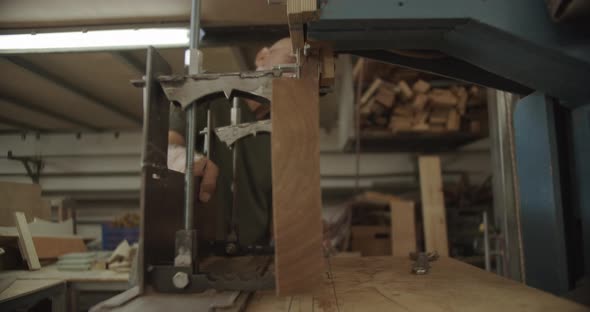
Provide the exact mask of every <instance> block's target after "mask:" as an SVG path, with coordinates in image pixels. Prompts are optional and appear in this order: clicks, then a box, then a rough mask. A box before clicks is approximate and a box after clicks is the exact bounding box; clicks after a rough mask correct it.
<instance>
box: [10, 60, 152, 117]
mask: <svg viewBox="0 0 590 312" xmlns="http://www.w3.org/2000/svg"><path fill="white" fill-rule="evenodd" d="M4 58H5V59H6V60H7V61H9V62H11V63H12V64H14V65H16V66H18V67H21V68H23V69H25V70H27V71H29V72H31V73H33V74H35V75H36V76H39V77H41V78H43V79H45V80H47V81H50V82H52V83H54V84H55V85H58V86H60V87H62V88H64V89H66V90H68V91H70V92H72V93H75V94H77V95H79V96H81V97H83V98H85V99H87V100H88V101H90V102H92V103H95V104H96V105H98V106H101V107H103V108H105V109H107V110H109V111H111V112H113V113H115V114H118V115H120V116H122V117H124V118H126V119H128V120H131V121H133V122H134V123H136V124H138V125H141V122H142V120H141V118H140V117H138V116H136V115H135V114H132V113H130V112H127V111H125V110H123V109H121V108H120V107H119V106H117V105H115V104H113V103H108V102H106V101H103V100H101V99H99V98H98V97H97V96H95V95H93V94H90V93H89V92H87V91H85V90H83V89H82V88H80V87H78V86H76V85H74V84H72V83H70V82H68V81H66V80H64V79H63V78H61V77H59V76H57V75H55V74H54V73H51V72H49V71H47V70H45V69H44V68H41V67H40V66H37V65H35V64H33V63H31V62H29V61H27V60H25V59H23V58H21V57H18V56H5V57H4Z"/></svg>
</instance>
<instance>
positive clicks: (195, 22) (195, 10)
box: [189, 0, 201, 50]
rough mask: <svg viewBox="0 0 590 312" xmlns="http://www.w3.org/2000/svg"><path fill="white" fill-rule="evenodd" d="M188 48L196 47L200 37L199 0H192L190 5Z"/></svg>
mask: <svg viewBox="0 0 590 312" xmlns="http://www.w3.org/2000/svg"><path fill="white" fill-rule="evenodd" d="M190 27H191V28H190V37H189V49H191V50H192V49H198V48H199V43H200V42H199V41H200V37H201V1H200V0H193V1H192V6H191V26H190Z"/></svg>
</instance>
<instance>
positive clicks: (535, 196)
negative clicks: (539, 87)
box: [514, 92, 569, 295]
mask: <svg viewBox="0 0 590 312" xmlns="http://www.w3.org/2000/svg"><path fill="white" fill-rule="evenodd" d="M554 105H555V103H554V102H553V100H552V99H551V98H549V97H547V96H545V95H544V94H542V93H539V92H535V93H533V94H531V95H528V96H527V97H525V98H523V99H521V100H520V101H519V102H518V104H517V105H516V110H515V113H514V134H515V146H516V164H517V171H518V184H519V191H520V212H521V224H522V240H523V251H524V257H525V268H526V283H527V285H530V286H533V287H536V288H540V289H543V290H545V291H549V292H552V293H554V294H558V295H559V294H564V293H565V292H567V291H568V289H569V276H568V262H567V253H566V238H565V228H564V222H563V217H564V216H563V215H564V214H563V202H562V198H561V181H560V177H561V173H560V171H561V168H560V165H559V155H558V151H557V132H556V125H555V114H554Z"/></svg>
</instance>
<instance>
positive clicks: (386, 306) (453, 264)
mask: <svg viewBox="0 0 590 312" xmlns="http://www.w3.org/2000/svg"><path fill="white" fill-rule="evenodd" d="M330 262H331V265H330V267H331V272H332V276H333V278H332V279H330V278H329V277H328V274H327V275H326V277H325V278H324V282H323V284H322V285H320V286H319V287H318V288H317V289H315V290H314V292H313V295H302V296H294V297H276V296H275V294H274V292H259V293H256V294H254V296H253V298H252V299H251V300H250V304H249V305H248V309H247V311H363V312H365V311H417V312H425V311H477V312H481V311H494V312H498V311H500V312H502V311H506V312H508V311H561V312H564V311H589V310H590V308H588V307H586V306H582V305H578V304H576V303H574V302H571V301H568V300H565V299H562V298H559V297H557V296H554V295H551V294H549V293H545V292H542V291H540V290H537V289H534V288H530V287H527V286H525V285H523V284H520V283H517V282H514V281H511V280H508V279H505V278H503V277H500V276H497V275H495V274H492V273H488V272H485V271H483V270H481V269H479V268H476V267H473V266H471V265H468V264H465V263H462V262H459V261H457V260H454V259H451V258H441V259H439V260H437V261H436V262H434V263H433V264H432V268H431V270H430V273H429V274H427V275H421V276H417V275H413V274H411V273H410V268H411V261H410V260H409V259H408V258H392V257H365V258H360V257H358V258H333V259H331V260H330Z"/></svg>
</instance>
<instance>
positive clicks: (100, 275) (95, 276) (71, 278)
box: [0, 264, 129, 282]
mask: <svg viewBox="0 0 590 312" xmlns="http://www.w3.org/2000/svg"><path fill="white" fill-rule="evenodd" d="M4 278H17V279H19V280H22V279H28V280H32V279H47V280H51V279H54V280H63V281H67V282H126V281H128V280H129V273H117V272H115V271H111V270H89V271H60V270H58V269H57V265H55V264H51V265H48V266H44V267H42V268H41V269H40V270H36V271H24V270H9V271H1V272H0V279H4Z"/></svg>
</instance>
